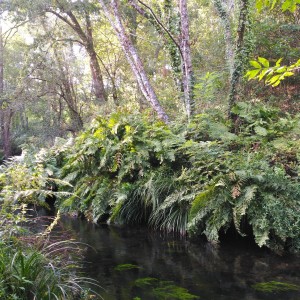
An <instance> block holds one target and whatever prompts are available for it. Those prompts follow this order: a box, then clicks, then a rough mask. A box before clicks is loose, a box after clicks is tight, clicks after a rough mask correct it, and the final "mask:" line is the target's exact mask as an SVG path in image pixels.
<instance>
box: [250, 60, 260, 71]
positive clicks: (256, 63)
mask: <svg viewBox="0 0 300 300" xmlns="http://www.w3.org/2000/svg"><path fill="white" fill-rule="evenodd" d="M250 65H251V66H253V67H254V68H256V69H261V65H260V63H258V62H257V61H256V60H250Z"/></svg>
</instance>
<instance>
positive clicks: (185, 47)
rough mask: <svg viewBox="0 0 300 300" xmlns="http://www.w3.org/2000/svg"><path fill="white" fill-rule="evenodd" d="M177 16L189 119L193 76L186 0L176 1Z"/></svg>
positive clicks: (192, 101)
mask: <svg viewBox="0 0 300 300" xmlns="http://www.w3.org/2000/svg"><path fill="white" fill-rule="evenodd" d="M178 6H179V14H180V27H181V35H180V47H181V52H182V70H183V76H182V78H183V79H182V82H183V90H184V99H185V107H186V112H187V116H188V118H189V119H190V118H191V117H192V115H193V114H194V110H195V102H194V91H193V86H194V74H193V67H192V57H191V48H190V33H189V17H188V10H187V0H178Z"/></svg>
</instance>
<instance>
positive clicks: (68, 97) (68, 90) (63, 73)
mask: <svg viewBox="0 0 300 300" xmlns="http://www.w3.org/2000/svg"><path fill="white" fill-rule="evenodd" d="M54 55H55V58H56V62H57V65H58V69H59V73H60V74H59V75H60V78H61V84H60V85H59V88H60V96H61V98H62V99H63V100H64V101H65V103H66V104H67V107H68V110H69V116H70V119H71V129H72V131H73V132H78V131H80V130H81V129H82V128H83V121H82V118H81V116H80V113H79V112H78V107H77V106H78V105H77V101H76V94H75V93H74V89H73V82H72V76H70V73H69V70H68V66H67V65H66V64H65V68H64V67H63V61H62V58H61V57H60V55H59V54H58V51H57V50H56V49H54Z"/></svg>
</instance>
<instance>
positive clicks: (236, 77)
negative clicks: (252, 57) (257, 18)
mask: <svg viewBox="0 0 300 300" xmlns="http://www.w3.org/2000/svg"><path fill="white" fill-rule="evenodd" d="M248 4H249V0H241V8H240V15H239V24H238V30H237V39H236V49H235V55H234V68H233V72H232V76H231V81H230V92H229V99H228V117H229V118H230V119H231V120H233V121H235V115H234V114H233V113H232V112H231V110H232V107H233V106H234V104H235V103H236V102H237V97H238V86H239V82H240V79H241V76H242V73H243V51H244V42H245V41H244V37H245V32H246V23H247V19H248V15H249V9H248Z"/></svg>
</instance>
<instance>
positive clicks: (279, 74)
mask: <svg viewBox="0 0 300 300" xmlns="http://www.w3.org/2000/svg"><path fill="white" fill-rule="evenodd" d="M281 61H282V58H280V59H278V60H277V62H276V64H275V66H273V67H270V62H269V61H268V60H267V59H266V58H263V57H258V59H257V60H252V61H250V64H251V66H252V67H254V69H252V70H249V71H248V72H247V73H246V75H245V77H247V78H248V80H251V79H258V80H262V79H265V83H266V84H267V85H271V86H273V87H276V86H278V85H279V84H280V83H281V81H282V80H284V79H285V78H286V77H289V76H293V75H294V72H295V71H296V70H298V69H299V68H300V59H299V60H298V61H297V62H296V63H294V64H292V65H290V66H282V65H281Z"/></svg>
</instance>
